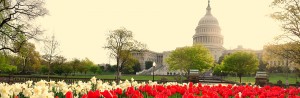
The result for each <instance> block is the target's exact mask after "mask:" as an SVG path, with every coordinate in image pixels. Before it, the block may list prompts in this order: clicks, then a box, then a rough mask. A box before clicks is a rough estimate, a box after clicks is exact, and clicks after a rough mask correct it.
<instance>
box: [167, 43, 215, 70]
mask: <svg viewBox="0 0 300 98" xmlns="http://www.w3.org/2000/svg"><path fill="white" fill-rule="evenodd" d="M166 61H167V63H168V64H169V68H170V70H180V71H182V72H186V73H188V71H189V69H198V70H199V71H203V70H204V69H209V68H210V67H212V64H213V62H214V60H213V57H212V56H211V54H210V52H209V50H208V49H207V48H205V47H204V46H202V45H194V46H191V47H182V48H177V49H176V50H175V51H172V52H171V54H170V56H169V57H168V58H167V59H166Z"/></svg>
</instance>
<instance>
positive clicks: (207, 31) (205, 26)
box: [193, 0, 224, 62]
mask: <svg viewBox="0 0 300 98" xmlns="http://www.w3.org/2000/svg"><path fill="white" fill-rule="evenodd" d="M195 31H196V32H195V34H194V36H193V44H202V45H204V46H205V47H206V48H208V49H209V51H210V53H211V55H212V57H214V59H215V61H216V62H217V61H218V60H219V57H220V56H221V55H222V53H223V50H224V47H223V36H222V35H221V28H220V26H219V22H218V20H217V18H215V17H214V16H213V15H212V14H211V7H210V1H209V0H208V5H207V8H206V14H205V15H204V17H202V18H201V19H200V21H199V22H198V25H197V27H196V29H195Z"/></svg>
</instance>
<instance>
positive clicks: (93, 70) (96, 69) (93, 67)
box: [90, 66, 103, 74]
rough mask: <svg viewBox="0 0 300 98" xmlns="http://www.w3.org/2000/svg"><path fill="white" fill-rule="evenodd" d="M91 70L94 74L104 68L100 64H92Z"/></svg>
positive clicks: (99, 72)
mask: <svg viewBox="0 0 300 98" xmlns="http://www.w3.org/2000/svg"><path fill="white" fill-rule="evenodd" d="M90 71H91V72H92V73H94V74H96V73H97V74H101V73H102V71H103V70H102V69H101V68H100V67H99V66H91V67H90Z"/></svg>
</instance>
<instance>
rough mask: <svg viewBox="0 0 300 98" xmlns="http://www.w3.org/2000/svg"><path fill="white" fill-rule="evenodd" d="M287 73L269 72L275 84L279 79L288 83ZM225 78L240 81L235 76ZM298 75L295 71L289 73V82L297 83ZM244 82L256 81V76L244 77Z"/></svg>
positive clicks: (270, 79)
mask: <svg viewBox="0 0 300 98" xmlns="http://www.w3.org/2000/svg"><path fill="white" fill-rule="evenodd" d="M286 77H287V75H286V73H271V74H269V81H270V82H271V83H273V84H276V83H277V81H278V80H281V81H282V83H286ZM224 79H225V80H230V81H236V82H239V78H238V77H235V76H226V77H225V78H224ZM296 80H298V77H296V74H295V73H289V74H288V82H289V84H295V83H296ZM242 83H251V84H254V83H255V76H254V75H253V76H251V77H250V76H248V77H242Z"/></svg>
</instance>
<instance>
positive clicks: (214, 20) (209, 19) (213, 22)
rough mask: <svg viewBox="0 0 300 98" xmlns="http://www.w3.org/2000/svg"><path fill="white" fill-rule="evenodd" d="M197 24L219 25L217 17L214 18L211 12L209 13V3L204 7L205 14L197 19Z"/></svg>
mask: <svg viewBox="0 0 300 98" xmlns="http://www.w3.org/2000/svg"><path fill="white" fill-rule="evenodd" d="M198 25H219V22H218V20H217V18H215V17H214V16H213V15H212V14H211V8H210V5H209V4H208V6H207V8H206V14H205V16H204V17H203V18H201V20H200V21H199V23H198Z"/></svg>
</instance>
